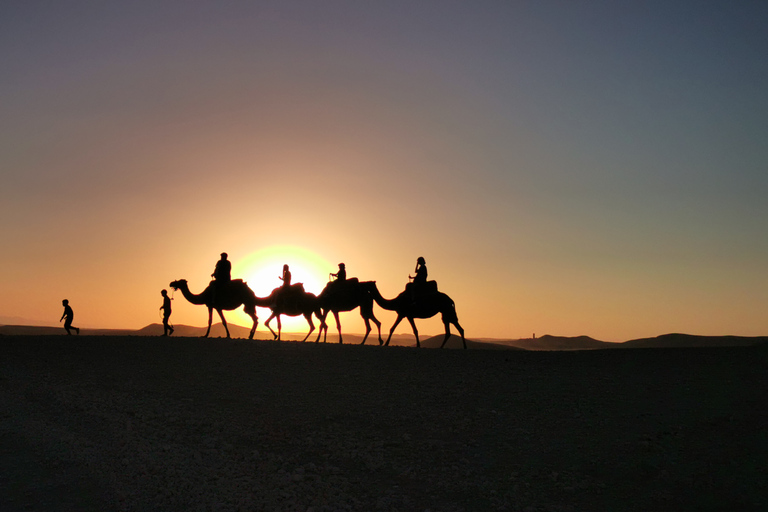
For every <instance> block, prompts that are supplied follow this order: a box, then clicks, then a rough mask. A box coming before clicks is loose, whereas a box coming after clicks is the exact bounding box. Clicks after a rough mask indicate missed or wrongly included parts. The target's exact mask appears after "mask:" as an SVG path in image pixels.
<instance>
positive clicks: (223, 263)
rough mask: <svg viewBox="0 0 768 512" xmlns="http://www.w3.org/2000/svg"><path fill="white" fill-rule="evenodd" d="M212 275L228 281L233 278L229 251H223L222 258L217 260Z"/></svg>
mask: <svg viewBox="0 0 768 512" xmlns="http://www.w3.org/2000/svg"><path fill="white" fill-rule="evenodd" d="M211 277H212V278H214V279H215V280H216V281H219V282H225V283H228V282H229V281H231V280H232V263H231V262H230V261H229V260H228V259H227V253H225V252H223V253H221V259H220V260H219V261H217V262H216V268H214V269H213V274H211Z"/></svg>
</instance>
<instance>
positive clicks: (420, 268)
mask: <svg viewBox="0 0 768 512" xmlns="http://www.w3.org/2000/svg"><path fill="white" fill-rule="evenodd" d="M415 272H416V275H415V276H412V275H410V274H408V279H409V280H410V281H413V282H412V283H411V286H410V288H411V298H412V299H413V300H414V301H415V300H416V299H417V298H418V296H419V295H421V294H423V293H424V290H425V288H426V286H427V262H426V261H425V260H424V258H423V257H422V256H419V258H418V259H417V260H416V270H415Z"/></svg>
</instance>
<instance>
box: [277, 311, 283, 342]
mask: <svg viewBox="0 0 768 512" xmlns="http://www.w3.org/2000/svg"><path fill="white" fill-rule="evenodd" d="M282 336H283V322H282V320H280V315H277V341H283V340H282Z"/></svg>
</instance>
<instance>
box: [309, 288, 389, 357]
mask: <svg viewBox="0 0 768 512" xmlns="http://www.w3.org/2000/svg"><path fill="white" fill-rule="evenodd" d="M375 286H376V283H374V282H373V281H363V282H360V281H358V280H357V279H356V278H352V279H349V280H346V281H334V282H331V283H328V284H327V285H326V287H325V288H324V289H323V291H322V292H321V293H320V295H318V297H317V298H318V299H319V300H320V307H321V308H322V310H323V321H325V319H326V317H327V316H328V313H329V312H332V313H333V317H334V318H335V319H336V329H337V330H338V331H339V343H342V337H341V322H340V321H339V313H340V312H342V311H352V310H354V309H355V308H357V307H359V308H360V316H362V317H363V320H364V321H365V337H364V338H363V342H362V343H361V345H365V340H367V339H368V335H369V334H370V333H371V320H373V323H375V324H376V328H377V329H378V331H379V345H381V344H382V343H384V341H383V340H382V339H381V322H379V321H378V320H377V319H376V316H375V315H374V314H373V297H372V296H371V293H370V292H371V289H372V288H373V287H375ZM321 334H323V335H324V336H323V343H325V341H326V336H327V335H328V325H327V324H326V325H325V329H324V330H323V329H322V327H321V329H320V332H319V333H317V340H315V342H318V341H320V335H321Z"/></svg>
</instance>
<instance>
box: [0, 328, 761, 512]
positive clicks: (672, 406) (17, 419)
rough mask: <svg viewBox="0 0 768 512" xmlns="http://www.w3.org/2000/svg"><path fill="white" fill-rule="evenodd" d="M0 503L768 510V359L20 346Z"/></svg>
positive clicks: (3, 445) (1, 445) (82, 343)
mask: <svg viewBox="0 0 768 512" xmlns="http://www.w3.org/2000/svg"><path fill="white" fill-rule="evenodd" d="M0 350H1V353H0V510H2V511H17V510H18V511H28V510H40V511H42V510H46V511H47V510H83V511H87V510H93V511H110V510H138V511H142V510H193V511H194V510H281V511H282V510H286V511H288V510H297V511H302V512H306V511H316V512H317V511H323V510H355V511H356V510H401V511H409V510H417V511H425V510H431V511H459V510H466V511H475V510H522V511H559V510H575V511H582V510H633V511H652V510H670V511H673V510H674V511H681V510H696V511H706V510H709V511H714V510H766V509H768V499H766V496H767V495H768V485H767V483H766V477H767V476H768V434H767V430H766V429H768V421H766V420H768V413H767V412H766V407H767V406H768V404H767V403H766V398H767V397H768V394H767V393H766V391H767V390H768V371H767V366H768V365H767V364H766V363H768V348H766V347H739V348H720V349H702V348H699V349H643V350H641V349H637V350H621V351H618V350H601V351H589V352H546V353H543V352H523V351H483V350H468V351H459V350H450V351H449V350H442V351H441V350H426V349H421V350H416V349H412V348H393V347H389V348H380V347H378V346H364V347H360V346H350V345H344V346H339V345H336V344H333V345H331V344H328V345H323V344H320V345H315V344H300V343H285V342H284V343H278V342H272V341H269V342H267V341H253V342H250V341H244V340H231V341H230V340H220V339H215V340H200V339H193V338H181V339H165V338H149V337H96V336H94V337H86V336H83V337H70V338H66V337H54V336H50V337H31V336H4V337H0Z"/></svg>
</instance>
